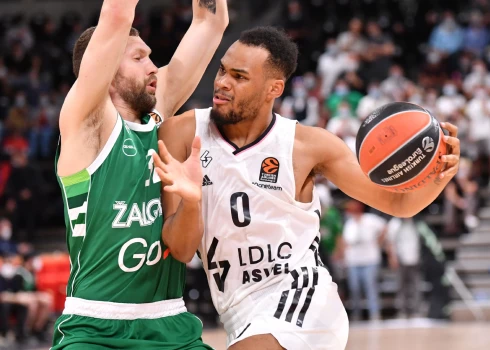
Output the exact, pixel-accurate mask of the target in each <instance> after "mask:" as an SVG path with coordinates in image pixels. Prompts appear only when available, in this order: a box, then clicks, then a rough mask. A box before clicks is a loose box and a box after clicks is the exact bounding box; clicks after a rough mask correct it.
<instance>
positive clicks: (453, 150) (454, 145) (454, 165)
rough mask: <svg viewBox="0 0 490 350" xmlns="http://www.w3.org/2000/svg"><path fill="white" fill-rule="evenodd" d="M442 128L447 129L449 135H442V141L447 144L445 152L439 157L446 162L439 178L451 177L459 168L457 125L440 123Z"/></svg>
mask: <svg viewBox="0 0 490 350" xmlns="http://www.w3.org/2000/svg"><path fill="white" fill-rule="evenodd" d="M440 124H441V127H442V128H443V129H446V130H447V131H449V136H444V141H445V142H446V144H447V145H448V147H447V154H446V155H444V156H442V157H441V160H442V161H443V162H444V163H445V164H446V169H445V170H444V171H443V172H441V173H440V174H439V178H440V179H444V178H447V177H453V176H454V175H456V173H457V172H458V169H459V157H460V151H461V149H460V142H459V139H458V127H457V126H456V125H453V124H451V123H440Z"/></svg>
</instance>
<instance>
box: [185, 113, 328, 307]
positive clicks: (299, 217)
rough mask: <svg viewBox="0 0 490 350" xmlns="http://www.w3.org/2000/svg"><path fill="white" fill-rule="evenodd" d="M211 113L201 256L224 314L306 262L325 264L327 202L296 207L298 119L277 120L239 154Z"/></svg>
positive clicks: (201, 119) (201, 118)
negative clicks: (321, 257) (323, 212)
mask: <svg viewBox="0 0 490 350" xmlns="http://www.w3.org/2000/svg"><path fill="white" fill-rule="evenodd" d="M210 110H211V109H201V110H196V111H195V112H196V135H198V136H200V137H201V140H202V149H201V163H202V170H203V175H204V179H203V205H202V210H203V217H204V227H205V229H204V237H203V240H202V244H201V246H200V248H199V251H200V254H201V258H202V261H203V265H204V268H205V270H206V274H207V277H208V282H209V286H210V289H211V294H212V298H213V302H214V305H215V307H216V309H217V311H218V313H219V314H220V315H222V314H223V313H224V312H226V311H227V310H229V309H230V308H232V307H234V306H235V305H238V304H239V303H240V302H241V301H242V300H243V299H244V298H246V297H247V296H249V295H251V294H252V293H256V292H259V293H260V291H263V290H264V289H265V288H267V287H270V286H273V285H276V284H278V283H280V282H281V281H282V280H283V279H284V278H285V277H286V275H288V274H289V273H290V272H291V271H292V270H294V269H295V268H297V267H299V266H304V264H305V262H306V264H308V265H310V266H315V265H316V264H317V263H318V253H317V249H318V242H319V225H320V220H319V217H320V202H319V199H318V196H317V195H316V193H314V196H313V201H312V203H299V202H297V201H295V192H296V190H295V181H294V171H293V163H292V153H293V145H294V136H295V130H296V122H295V121H291V120H288V119H285V118H283V117H281V116H279V115H275V116H274V118H273V122H272V123H271V125H270V127H269V128H268V129H267V130H266V131H265V132H264V134H263V135H262V136H261V137H260V138H259V139H258V140H257V141H256V142H254V144H252V145H250V146H247V147H245V148H242V149H237V147H236V146H235V145H233V144H232V143H231V142H228V141H226V140H225V138H224V137H223V136H222V135H221V134H220V132H219V130H218V128H217V127H216V126H215V125H214V124H213V123H212V122H210ZM299 264H302V265H299Z"/></svg>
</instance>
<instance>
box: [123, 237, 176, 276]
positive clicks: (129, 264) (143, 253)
mask: <svg viewBox="0 0 490 350" xmlns="http://www.w3.org/2000/svg"><path fill="white" fill-rule="evenodd" d="M128 250H129V251H130V252H131V253H129V252H128V253H127V251H128ZM135 250H136V251H138V253H135ZM169 254H170V250H169V249H168V248H167V249H166V250H165V252H163V255H162V244H161V242H160V240H158V241H155V242H153V243H152V244H151V245H150V247H149V248H148V242H147V241H146V240H145V239H144V238H132V239H130V240H129V241H127V242H126V243H124V244H123V246H122V247H121V250H120V251H119V255H118V258H117V264H118V265H119V268H120V269H121V270H122V271H124V272H136V271H138V270H139V269H141V268H142V267H143V265H145V264H146V265H148V266H152V265H155V264H157V263H158V262H159V261H160V260H162V258H163V260H165V259H167V257H168V255H169Z"/></svg>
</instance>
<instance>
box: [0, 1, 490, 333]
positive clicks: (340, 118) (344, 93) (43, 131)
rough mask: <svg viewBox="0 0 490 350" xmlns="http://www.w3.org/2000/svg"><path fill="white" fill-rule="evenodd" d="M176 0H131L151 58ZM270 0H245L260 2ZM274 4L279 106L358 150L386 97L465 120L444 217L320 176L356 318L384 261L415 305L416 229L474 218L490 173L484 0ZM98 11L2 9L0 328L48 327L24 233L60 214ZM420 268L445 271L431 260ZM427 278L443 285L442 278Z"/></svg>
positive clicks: (325, 243) (175, 23) (175, 35)
mask: <svg viewBox="0 0 490 350" xmlns="http://www.w3.org/2000/svg"><path fill="white" fill-rule="evenodd" d="M175 3H176V4H175V6H173V7H172V8H167V9H165V11H163V12H162V11H160V10H158V11H150V12H149V13H148V14H147V15H142V14H137V16H136V20H135V23H134V26H135V27H136V28H138V29H139V30H140V32H141V36H142V38H143V40H145V41H146V42H147V43H148V45H149V46H150V47H151V48H152V49H153V54H152V59H153V60H154V62H155V64H157V65H159V66H160V65H164V64H166V63H167V62H168V60H169V59H170V57H171V55H172V54H173V52H174V50H175V48H176V47H177V45H178V43H179V41H180V39H181V38H182V36H183V35H184V33H185V31H186V30H187V28H188V26H189V24H190V21H191V19H192V9H191V7H190V1H176V2H175ZM271 3H273V2H271V1H253V9H254V11H253V14H254V16H256V15H258V14H260V13H261V11H263V10H264V7H265V6H269V5H270V4H271ZM230 4H231V6H230V9H231V16H230V17H231V23H232V24H231V25H233V21H236V20H237V19H236V18H237V10H236V9H235V8H234V6H233V5H234V4H238V2H236V1H230ZM281 4H284V8H283V11H282V13H281V15H280V21H278V23H277V24H278V25H280V26H282V27H284V28H285V30H286V31H287V32H288V34H289V35H290V36H291V37H292V38H293V39H294V40H295V41H296V42H297V43H298V45H299V47H300V52H301V56H300V62H299V67H298V71H297V73H296V74H295V76H294V77H293V79H292V80H291V82H290V83H289V84H288V88H287V91H286V93H285V95H284V97H283V98H282V99H281V100H278V101H277V105H276V106H275V109H276V111H277V112H279V113H280V114H282V115H283V116H285V117H288V118H291V119H296V120H298V121H300V122H301V123H303V124H305V125H310V126H318V127H322V128H326V129H327V130H329V131H331V132H332V133H334V134H336V135H337V136H339V137H340V138H342V139H343V140H344V141H345V142H346V143H347V145H349V147H350V148H351V149H352V150H354V147H355V136H356V133H357V130H358V128H359V126H360V123H361V122H362V121H363V119H365V118H366V117H367V116H368V115H369V114H370V113H371V112H372V111H373V110H374V109H376V108H377V107H379V106H382V105H384V104H386V103H389V102H392V101H409V102H413V103H416V104H419V105H421V106H423V107H425V108H427V109H428V110H430V111H431V112H432V113H433V114H434V115H435V116H436V117H437V118H438V119H439V120H440V121H450V122H452V123H454V124H456V125H457V126H458V127H459V137H460V139H461V144H462V156H463V158H462V160H461V167H460V171H459V173H458V175H457V177H456V178H455V179H454V180H453V181H452V182H451V183H450V185H449V186H448V187H447V189H446V190H445V192H444V194H443V195H442V196H441V198H440V199H438V200H437V201H436V203H435V204H434V205H433V206H431V207H430V208H428V209H427V210H426V211H425V212H424V213H423V214H425V215H438V216H440V217H442V219H441V224H440V227H438V228H436V229H435V228H434V227H429V226H428V225H427V224H425V223H424V220H422V219H421V218H420V217H416V218H414V219H410V220H401V219H397V218H387V217H386V216H383V215H381V214H380V213H377V212H375V211H373V210H371V209H370V208H365V207H364V206H363V205H362V204H361V203H357V202H355V201H350V200H348V199H347V198H345V197H344V196H342V195H341V194H340V193H339V191H338V190H337V189H336V188H335V186H333V185H332V184H330V183H328V182H323V183H321V184H320V191H321V193H322V204H323V206H324V212H323V218H322V233H323V240H322V247H323V255H324V260H325V262H326V264H327V265H328V266H329V268H330V269H331V271H332V274H333V275H334V277H335V278H338V280H339V281H341V280H345V281H346V282H347V285H348V287H346V288H345V292H346V293H347V294H348V295H349V309H350V310H351V311H352V316H353V319H361V318H362V314H361V312H360V310H361V308H362V306H361V300H362V298H361V291H362V290H364V291H365V292H366V297H367V307H366V308H367V309H368V310H369V315H370V317H371V319H373V320H376V319H379V318H380V317H381V314H380V312H381V306H380V302H379V285H378V283H377V282H376V281H377V280H378V276H379V269H380V267H381V266H388V267H391V268H392V269H396V270H397V271H398V274H397V275H398V276H399V286H401V287H399V288H398V290H400V291H402V292H403V293H400V295H399V296H398V297H397V303H398V304H397V305H399V310H400V312H401V313H402V314H411V315H414V314H418V313H420V312H421V310H420V307H419V304H420V300H421V295H420V288H419V287H420V279H421V278H422V276H421V274H420V266H421V264H422V263H423V261H424V259H426V257H427V256H430V257H431V258H429V260H430V259H433V260H434V261H439V262H440V261H441V256H440V254H435V253H434V254H426V255H424V254H423V252H424V244H423V242H424V240H428V239H429V238H428V237H431V235H435V236H437V237H440V236H444V235H447V236H457V235H460V234H463V233H465V232H468V231H470V230H471V229H473V228H475V227H476V226H477V225H478V217H477V212H478V208H479V207H480V205H481V203H480V197H479V196H478V193H479V191H481V190H482V189H485V188H488V186H489V167H490V166H489V164H490V162H489V161H488V159H489V155H490V136H489V130H490V99H489V94H490V70H489V67H490V32H489V30H488V28H489V24H490V1H488V0H469V1H466V2H459V1H438V0H432V1H417V0H403V1H368V0H352V1H347V0H336V1H330V0H291V1H284V2H281ZM96 21H97V14H94V16H93V17H91V19H90V20H89V21H88V22H87V21H86V20H83V19H82V17H81V16H80V15H79V14H77V13H73V12H67V13H66V14H65V15H63V16H62V17H61V18H51V17H50V16H49V15H48V14H36V15H34V16H32V17H29V18H28V17H25V16H23V15H21V14H19V15H15V16H2V15H1V14H0V143H1V145H2V147H1V152H0V257H1V258H0V298H1V300H2V303H0V342H1V339H2V336H3V335H5V334H6V330H7V329H8V327H7V325H9V324H10V323H9V322H6V321H5V320H11V318H12V313H13V314H14V319H15V320H16V323H15V326H16V327H18V328H16V329H15V334H16V335H17V337H18V339H20V340H22V339H24V338H25V337H26V334H27V333H26V332H30V334H33V335H37V336H39V337H40V338H42V336H43V329H44V327H45V323H46V316H45V312H44V311H45V310H46V308H47V309H49V308H50V305H51V303H52V301H50V300H49V297H48V296H46V295H45V294H42V293H41V292H38V291H37V290H36V283H35V275H36V269H39V268H40V266H39V264H37V267H36V264H34V263H33V262H34V261H36V252H35V250H34V245H33V244H32V243H33V242H35V240H36V231H39V230H40V229H46V228H47V229H50V228H53V227H62V226H63V205H62V201H61V196H60V193H59V188H58V185H57V182H56V178H55V176H54V171H53V159H54V152H55V148H56V144H57V140H58V135H59V131H58V115H59V111H60V108H61V105H62V103H63V100H64V97H65V95H66V93H67V92H68V90H69V88H70V86H71V84H72V83H73V82H74V76H73V73H72V65H71V50H72V48H73V45H74V43H75V41H76V39H77V38H78V37H79V35H80V34H81V33H82V31H83V30H84V29H85V28H86V27H88V26H90V25H94V24H95V23H96ZM193 102H195V101H193ZM205 105H206V106H207V103H205ZM361 228H362V229H361ZM426 250H427V249H426ZM427 251H429V253H430V249H429V250H427ZM434 266H436V265H434ZM427 271H429V272H430V271H433V273H434V275H437V274H440V273H441V272H440V271H439V270H437V268H434V269H433V270H431V269H427V270H426V272H427ZM442 273H443V272H442ZM196 276H197V277H195V280H194V282H192V281H191V286H190V287H189V290H190V291H191V292H193V293H194V294H192V293H191V294H189V297H188V299H196V300H197V299H198V298H199V297H198V296H196V289H195V288H193V285H192V283H197V284H199V285H200V284H204V286H203V287H204V288H198V289H201V290H204V289H205V288H207V284H206V283H205V280H203V279H202V275H199V274H198V275H196ZM425 277H426V278H427V276H425ZM190 278H191V279H192V278H194V277H193V275H192V274H190ZM340 285H341V284H340ZM341 290H342V285H341ZM433 290H435V291H436V292H437V290H438V288H437V286H433ZM203 293H204V294H205V293H206V292H205V291H203V292H201V296H202V294H203ZM438 295H439V296H440V295H441V294H438ZM206 298H207V297H206ZM31 304H36V306H32V305H31ZM431 305H432V304H431ZM33 310H34V311H33ZM209 310H211V311H209ZM208 311H209V312H211V313H212V309H208ZM434 312H435V313H437V312H436V311H434Z"/></svg>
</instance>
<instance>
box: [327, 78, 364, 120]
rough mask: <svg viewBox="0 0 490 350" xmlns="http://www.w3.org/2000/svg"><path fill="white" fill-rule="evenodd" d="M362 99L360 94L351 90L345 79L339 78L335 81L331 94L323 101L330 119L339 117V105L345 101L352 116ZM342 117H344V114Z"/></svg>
mask: <svg viewBox="0 0 490 350" xmlns="http://www.w3.org/2000/svg"><path fill="white" fill-rule="evenodd" d="M362 97H363V95H362V94H361V93H360V92H358V91H355V90H352V89H351V87H350V86H349V84H348V82H347V81H346V80H345V78H344V77H341V78H340V79H339V80H337V83H336V84H335V89H334V91H333V93H332V94H331V95H330V97H329V98H328V99H327V100H325V107H326V109H327V110H328V112H329V113H330V116H331V117H337V116H339V111H338V108H339V105H340V104H341V103H342V102H343V101H345V102H347V104H348V106H349V108H350V111H351V115H353V116H354V115H355V112H356V110H357V106H358V105H359V101H360V100H361V98H362ZM342 115H345V113H344V114H342Z"/></svg>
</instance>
